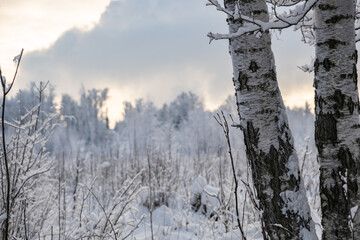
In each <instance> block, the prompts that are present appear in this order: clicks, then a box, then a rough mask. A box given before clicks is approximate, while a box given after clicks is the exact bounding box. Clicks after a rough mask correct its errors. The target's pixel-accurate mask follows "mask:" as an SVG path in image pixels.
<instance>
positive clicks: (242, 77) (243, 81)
mask: <svg viewBox="0 0 360 240" xmlns="http://www.w3.org/2000/svg"><path fill="white" fill-rule="evenodd" d="M238 81H239V84H240V90H245V89H246V90H248V91H249V86H248V81H249V77H248V76H247V75H246V74H245V73H243V72H241V71H240V72H239V76H238Z"/></svg>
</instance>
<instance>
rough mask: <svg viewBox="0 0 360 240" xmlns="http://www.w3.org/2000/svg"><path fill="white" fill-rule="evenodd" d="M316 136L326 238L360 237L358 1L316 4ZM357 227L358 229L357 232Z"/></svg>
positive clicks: (337, 0)
mask: <svg viewBox="0 0 360 240" xmlns="http://www.w3.org/2000/svg"><path fill="white" fill-rule="evenodd" d="M314 19H315V20H314V24H315V25H314V27H315V37H316V61H315V65H314V70H315V79H314V87H315V111H316V119H315V141H316V146H317V149H318V152H319V153H318V160H319V162H320V195H321V209H322V225H323V240H328V239H360V225H359V218H360V213H359V211H357V213H356V215H355V219H354V220H353V221H350V218H351V213H350V212H351V211H350V210H351V208H353V210H356V209H357V207H356V206H359V191H358V187H359V186H360V185H359V184H360V182H359V175H358V174H359V151H360V150H359V149H360V123H359V93H358V88H357V70H356V62H357V57H358V56H357V51H356V48H355V30H354V19H355V9H354V0H319V2H318V3H317V5H316V7H315V15H314ZM352 228H353V229H354V231H352Z"/></svg>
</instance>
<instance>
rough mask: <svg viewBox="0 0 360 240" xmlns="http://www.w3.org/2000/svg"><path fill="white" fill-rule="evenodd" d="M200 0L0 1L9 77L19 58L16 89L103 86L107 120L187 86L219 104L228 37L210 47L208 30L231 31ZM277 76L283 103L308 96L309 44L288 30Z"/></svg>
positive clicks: (1, 44)
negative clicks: (45, 84) (126, 106)
mask: <svg viewBox="0 0 360 240" xmlns="http://www.w3.org/2000/svg"><path fill="white" fill-rule="evenodd" d="M205 4H206V1H205V0H182V1H178V0H120V1H110V0H76V1H73V0H62V1H54V0H32V1H28V0H0V34H1V36H2V37H1V38H0V48H1V53H2V54H1V55H0V64H1V67H2V69H3V73H4V74H5V76H8V77H11V75H12V73H13V70H14V64H13V63H12V59H13V57H14V56H15V55H17V54H18V53H19V52H20V50H21V48H24V49H25V55H24V58H23V62H22V65H21V67H20V73H19V77H18V80H17V82H16V84H15V87H16V88H17V89H19V88H26V87H28V86H29V85H30V83H31V82H32V81H35V82H39V81H48V80H49V81H50V82H51V84H52V85H53V86H55V91H56V94H57V95H58V97H61V94H63V93H68V94H70V95H72V96H74V97H75V98H76V97H78V96H79V92H80V89H81V87H82V86H84V87H85V88H86V89H90V88H105V87H108V88H109V90H110V92H109V95H110V99H109V101H108V105H107V107H108V110H109V115H110V118H111V119H112V121H115V120H118V119H120V118H121V115H122V102H123V101H125V100H127V101H134V100H135V99H138V98H144V99H145V100H151V101H153V102H154V103H155V104H156V105H158V106H159V105H161V104H163V103H165V102H168V101H171V100H173V99H174V98H175V97H176V96H177V95H178V94H180V93H181V92H183V91H192V92H194V93H196V94H198V95H199V96H200V97H201V98H202V99H203V100H204V103H205V107H206V108H208V109H215V108H216V107H218V106H219V105H220V104H222V103H223V102H224V100H225V99H226V97H227V96H228V95H230V94H233V92H234V90H233V85H232V81H231V78H232V67H231V60H230V56H229V54H228V42H227V41H217V42H213V43H211V44H210V45H209V44H208V39H207V37H206V34H207V33H208V32H209V31H214V32H222V33H225V32H226V31H227V25H226V21H225V17H226V16H225V15H224V14H223V13H220V12H217V11H216V9H215V8H213V7H206V6H205ZM273 51H274V54H275V57H276V65H277V72H278V80H279V83H280V88H281V91H282V94H283V98H284V101H285V104H286V105H288V106H290V107H296V106H304V104H305V101H308V102H309V103H310V104H312V102H313V87H312V79H313V76H312V74H308V73H303V72H301V70H299V69H298V68H297V66H300V65H303V64H306V63H309V62H310V61H311V57H312V56H313V52H314V49H313V47H310V46H306V45H304V44H303V43H302V42H301V41H300V34H299V33H294V32H292V31H291V30H287V31H284V32H283V33H282V34H279V33H277V34H276V35H274V36H273Z"/></svg>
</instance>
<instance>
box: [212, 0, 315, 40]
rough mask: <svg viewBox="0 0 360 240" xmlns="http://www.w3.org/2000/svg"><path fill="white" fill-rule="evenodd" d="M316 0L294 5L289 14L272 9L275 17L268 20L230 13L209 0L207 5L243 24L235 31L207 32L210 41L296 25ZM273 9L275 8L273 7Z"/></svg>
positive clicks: (307, 0)
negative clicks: (278, 12)
mask: <svg viewBox="0 0 360 240" xmlns="http://www.w3.org/2000/svg"><path fill="white" fill-rule="evenodd" d="M317 1H318V0H306V1H305V3H304V4H300V5H298V6H295V9H294V10H292V11H291V12H290V13H289V14H285V15H284V16H280V15H278V14H277V12H276V10H274V16H275V19H274V20H272V21H269V22H264V21H261V20H258V19H254V18H252V17H250V16H244V15H241V14H238V13H236V12H235V13H231V12H229V11H228V10H226V9H225V8H223V7H221V6H220V4H219V3H218V1H217V0H209V3H208V5H213V6H216V8H217V10H219V11H222V12H225V13H226V14H228V16H229V17H230V18H232V20H238V21H243V22H244V25H243V26H242V27H240V28H239V29H238V31H237V32H235V33H229V34H219V33H212V32H210V33H208V35H207V36H208V37H209V39H210V42H211V41H213V40H220V39H233V38H238V37H240V36H242V35H244V34H248V33H255V32H266V31H268V30H271V29H285V28H288V27H290V26H295V25H297V24H298V23H299V22H300V21H301V20H303V19H304V17H305V16H306V14H307V13H308V12H309V11H310V10H311V9H312V8H313V7H314V5H315V4H316V3H317ZM274 9H275V8H274Z"/></svg>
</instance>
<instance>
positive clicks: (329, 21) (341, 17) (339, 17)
mask: <svg viewBox="0 0 360 240" xmlns="http://www.w3.org/2000/svg"><path fill="white" fill-rule="evenodd" d="M353 17H354V16H352V15H343V14H340V15H335V16H333V17H331V18H329V19H327V20H325V23H327V24H336V23H338V22H340V21H341V20H344V19H352V18H353Z"/></svg>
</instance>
